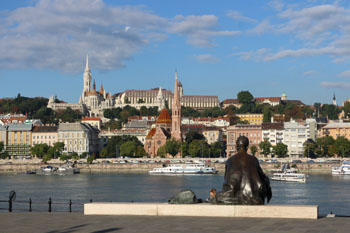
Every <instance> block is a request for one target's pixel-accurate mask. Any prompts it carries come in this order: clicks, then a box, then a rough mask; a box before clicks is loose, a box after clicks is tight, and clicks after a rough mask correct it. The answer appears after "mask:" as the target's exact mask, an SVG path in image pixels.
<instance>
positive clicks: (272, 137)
mask: <svg viewBox="0 0 350 233" xmlns="http://www.w3.org/2000/svg"><path fill="white" fill-rule="evenodd" d="M283 134H284V125H283V123H263V124H262V134H261V136H262V141H268V142H270V143H271V145H272V146H276V144H277V143H280V142H283Z"/></svg>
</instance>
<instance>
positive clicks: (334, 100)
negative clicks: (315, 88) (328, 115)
mask: <svg viewBox="0 0 350 233" xmlns="http://www.w3.org/2000/svg"><path fill="white" fill-rule="evenodd" d="M333 105H335V106H337V100H336V98H335V93H333Z"/></svg>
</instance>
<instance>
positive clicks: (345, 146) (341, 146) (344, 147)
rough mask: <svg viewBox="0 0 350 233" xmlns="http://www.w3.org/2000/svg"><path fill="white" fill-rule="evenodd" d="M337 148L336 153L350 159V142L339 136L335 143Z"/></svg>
mask: <svg viewBox="0 0 350 233" xmlns="http://www.w3.org/2000/svg"><path fill="white" fill-rule="evenodd" d="M334 146H335V148H336V151H335V153H336V154H337V155H338V156H341V157H349V155H350V141H349V140H348V139H346V138H345V137H343V136H339V137H338V138H337V139H335V141H334Z"/></svg>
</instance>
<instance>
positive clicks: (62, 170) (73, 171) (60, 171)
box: [57, 166, 80, 175]
mask: <svg viewBox="0 0 350 233" xmlns="http://www.w3.org/2000/svg"><path fill="white" fill-rule="evenodd" d="M57 173H58V174H62V175H63V174H78V173H80V169H79V168H75V167H67V166H63V167H59V168H58V169H57Z"/></svg>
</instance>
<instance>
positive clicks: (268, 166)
mask: <svg viewBox="0 0 350 233" xmlns="http://www.w3.org/2000/svg"><path fill="white" fill-rule="evenodd" d="M63 164H64V163H63V162H57V161H55V162H51V163H49V164H41V163H40V162H36V163H31V162H29V161H25V162H21V161H17V162H16V163H12V162H11V163H10V162H7V163H0V174H8V173H13V174H16V173H23V172H26V171H35V170H37V169H40V168H41V167H45V166H48V165H51V166H53V167H59V166H62V165H63ZM209 165H210V166H214V167H215V168H216V169H217V170H218V171H219V174H224V172H225V164H224V163H210V164H209ZM260 165H261V167H262V169H263V170H264V171H265V172H268V173H269V172H271V171H272V170H274V169H279V168H281V163H261V164H260ZM340 165H341V164H340V163H312V164H308V163H298V164H296V166H297V168H298V169H299V171H300V172H303V173H308V174H313V173H315V174H330V173H331V169H332V167H335V166H340ZM162 166H163V163H137V164H135V163H123V164H120V163H96V164H76V167H77V168H80V172H81V173H108V172H116V173H147V172H148V171H149V170H152V169H153V168H156V167H162Z"/></svg>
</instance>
